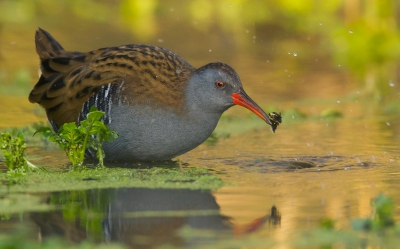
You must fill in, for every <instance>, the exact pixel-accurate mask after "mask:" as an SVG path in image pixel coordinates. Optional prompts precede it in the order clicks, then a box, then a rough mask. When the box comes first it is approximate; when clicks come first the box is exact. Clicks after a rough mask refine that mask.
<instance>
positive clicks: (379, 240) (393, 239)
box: [294, 194, 400, 248]
mask: <svg viewBox="0 0 400 249" xmlns="http://www.w3.org/2000/svg"><path fill="white" fill-rule="evenodd" d="M371 206H372V214H371V216H370V217H367V218H359V219H353V220H351V221H350V225H351V229H345V230H344V229H343V230H342V229H340V230H336V229H335V221H334V220H332V219H330V218H326V219H324V220H322V221H321V222H320V226H319V227H318V228H315V229H312V230H310V231H308V232H306V233H302V236H301V238H300V239H298V240H294V244H295V245H296V247H300V248H317V247H318V248H336V247H343V248H367V247H368V248H398V245H399V243H400V225H399V224H396V221H395V209H396V205H395V204H394V202H393V200H392V199H391V198H390V197H388V196H386V195H384V194H380V195H379V196H378V197H376V198H375V199H373V200H372V201H371Z"/></svg>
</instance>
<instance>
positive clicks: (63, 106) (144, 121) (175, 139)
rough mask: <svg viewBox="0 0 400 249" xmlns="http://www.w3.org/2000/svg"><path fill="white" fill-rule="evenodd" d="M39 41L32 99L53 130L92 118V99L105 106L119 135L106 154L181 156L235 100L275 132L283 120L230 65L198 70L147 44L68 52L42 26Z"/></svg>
mask: <svg viewBox="0 0 400 249" xmlns="http://www.w3.org/2000/svg"><path fill="white" fill-rule="evenodd" d="M35 42H36V51H37V53H38V55H39V57H40V60H41V72H42V75H41V77H40V79H39V81H38V83H37V84H36V85H35V87H34V89H33V90H32V92H31V93H30V95H29V100H30V101H31V102H33V103H34V102H37V103H39V104H40V105H41V106H43V107H44V108H45V109H46V113H47V116H48V119H49V121H50V122H51V124H52V125H53V128H54V129H55V130H57V129H58V128H59V127H60V126H61V125H63V124H64V123H67V122H79V121H80V120H83V119H84V118H86V115H87V113H88V112H89V109H90V107H91V106H92V105H95V106H96V107H97V108H98V109H99V110H102V111H104V112H105V117H104V122H105V123H106V124H107V125H108V126H109V127H110V128H111V129H113V130H115V131H117V132H118V133H119V134H120V138H119V139H117V140H115V141H113V142H109V143H104V150H105V153H106V159H107V160H113V161H128V162H129V161H138V160H167V159H171V158H173V157H175V156H178V155H180V154H183V153H185V152H187V151H189V150H191V149H193V148H195V147H197V146H198V145H200V144H201V143H202V142H204V141H205V140H206V139H207V137H208V136H209V135H210V134H211V133H212V131H213V130H214V129H215V127H216V125H217V123H218V120H219V118H220V116H221V114H222V113H223V112H224V111H225V110H227V109H228V108H229V107H231V106H233V105H234V104H239V105H243V106H245V107H246V108H249V109H251V110H252V111H253V112H255V113H256V114H257V115H258V116H260V117H261V118H263V119H264V120H265V121H266V122H267V123H268V124H270V125H272V127H273V130H274V129H275V128H276V126H277V124H278V122H280V116H279V118H278V119H275V118H273V117H272V116H268V115H266V114H265V113H264V112H263V111H262V110H261V109H260V108H259V107H258V106H257V105H256V104H255V103H254V102H253V101H252V100H251V99H250V98H248V96H247V95H246V94H245V93H244V91H243V89H242V86H241V83H240V79H239V76H238V75H237V74H236V72H235V71H234V70H233V69H232V68H231V67H230V66H228V65H226V64H224V63H210V64H207V65H205V66H203V67H201V68H199V69H195V68H194V67H193V66H191V65H190V64H189V63H188V62H186V61H185V60H184V59H183V58H181V57H180V56H178V55H177V54H175V53H173V52H171V51H169V50H167V49H164V48H161V47H155V46H149V45H135V44H132V45H123V46H118V47H108V48H102V49H97V50H94V51H90V52H87V53H81V52H70V51H65V50H64V49H63V48H62V47H61V45H60V44H59V43H58V42H57V41H56V40H55V39H54V38H53V37H52V36H51V35H50V34H49V33H47V32H46V31H44V30H42V29H39V30H38V31H37V32H36V36H35ZM221 84H222V85H221ZM235 94H236V95H235ZM243 94H244V95H243ZM234 96H235V97H236V99H238V98H239V100H236V102H235V97H234ZM243 96H244V97H243ZM243 98H244V99H245V100H244V102H243ZM246 98H248V100H246ZM242 102H243V103H242ZM247 102H249V103H250V105H252V106H246V104H248V103H247ZM252 108H253V109H252ZM270 119H271V120H270Z"/></svg>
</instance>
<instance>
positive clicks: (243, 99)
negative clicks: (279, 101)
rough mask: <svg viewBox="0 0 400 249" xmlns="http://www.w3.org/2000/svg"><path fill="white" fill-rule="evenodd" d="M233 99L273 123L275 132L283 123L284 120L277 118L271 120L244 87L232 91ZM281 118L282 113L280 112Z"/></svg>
mask: <svg viewBox="0 0 400 249" xmlns="http://www.w3.org/2000/svg"><path fill="white" fill-rule="evenodd" d="M231 96H232V100H233V103H234V104H235V105H241V106H243V107H245V108H247V109H249V110H250V111H252V112H253V113H254V114H256V115H257V116H259V117H260V118H261V119H262V120H264V121H265V122H266V123H267V124H269V125H271V127H272V131H273V132H275V129H276V127H277V126H278V125H279V123H281V122H282V121H281V120H279V121H277V120H275V119H273V120H272V121H271V119H270V117H273V116H270V115H268V114H266V113H265V112H264V111H263V109H261V107H259V106H258V105H257V104H256V102H254V101H253V100H252V99H251V98H250V97H249V95H247V94H246V92H245V91H244V90H243V89H240V90H239V91H237V92H235V93H232V95H231ZM279 118H280V114H279Z"/></svg>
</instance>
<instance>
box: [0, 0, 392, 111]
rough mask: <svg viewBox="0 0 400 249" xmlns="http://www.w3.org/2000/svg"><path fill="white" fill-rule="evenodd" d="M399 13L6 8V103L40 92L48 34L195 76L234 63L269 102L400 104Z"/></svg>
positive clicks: (131, 6) (338, 2)
mask: <svg viewBox="0 0 400 249" xmlns="http://www.w3.org/2000/svg"><path fill="white" fill-rule="evenodd" d="M399 11H400V1H397V0H324V1H320V0H279V1H278V0H274V1H261V0H252V1H250V0H192V1H178V0H163V1H161V0H146V1H140V0H58V1H53V0H0V96H4V95H13V96H14V95H16V96H26V95H27V94H28V93H29V91H30V89H31V88H32V86H33V85H34V84H35V83H36V81H37V78H38V56H37V55H36V53H35V48H34V39H33V37H34V33H35V30H36V29H37V27H41V28H43V29H45V30H47V31H49V32H50V33H51V34H52V35H53V36H54V37H55V38H56V39H57V40H58V41H59V42H60V43H61V44H62V45H63V46H64V48H65V49H67V50H79V51H89V50H92V49H96V48H100V47H104V46H114V45H121V44H128V43H146V44H152V45H159V46H163V47H166V48H168V49H170V50H172V51H174V52H176V53H177V54H179V55H181V56H182V57H184V58H185V59H186V60H187V61H189V62H190V63H191V64H192V65H194V66H196V67H199V66H201V65H203V64H205V63H208V62H212V61H223V62H226V63H228V64H230V65H231V66H232V67H234V68H235V69H236V71H237V72H238V73H239V75H240V76H241V79H242V82H243V84H244V86H245V89H247V91H248V92H249V93H250V95H252V96H253V97H254V98H255V99H256V101H258V102H261V103H271V102H274V103H277V104H276V106H279V103H283V102H285V103H286V104H287V103H291V102H290V101H293V102H292V103H295V101H297V100H298V99H307V98H328V97H329V98H343V97H344V96H348V95H349V94H352V93H353V94H360V96H365V98H366V99H368V100H373V101H374V102H377V103H381V102H383V101H386V102H393V101H398V99H399V97H400V96H399V91H398V90H399V87H398V81H397V79H398V71H399V70H398V67H399V53H400V37H399V29H398V26H399V22H400V18H399V17H398V13H399ZM3 99H4V98H3ZM0 102H1V100H0ZM27 104H28V103H27Z"/></svg>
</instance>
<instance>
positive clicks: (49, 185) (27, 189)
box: [0, 167, 223, 195]
mask: <svg viewBox="0 0 400 249" xmlns="http://www.w3.org/2000/svg"><path fill="white" fill-rule="evenodd" d="M0 181H1V182H3V183H7V184H3V185H0V194H3V195H4V194H7V193H22V192H23V193H37V192H54V191H63V190H85V189H94V188H120V187H144V188H186V189H207V190H210V189H217V188H219V187H221V186H222V185H223V183H222V181H221V179H219V178H218V177H216V176H213V175H211V174H210V173H209V172H208V171H207V170H206V169H202V168H184V169H183V170H182V171H181V170H180V169H179V168H158V167H154V168H148V169H124V168H100V169H86V170H82V171H70V172H43V171H38V172H34V173H30V174H26V175H23V176H18V177H10V176H7V175H5V174H1V175H0ZM8 183H10V184H8Z"/></svg>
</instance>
